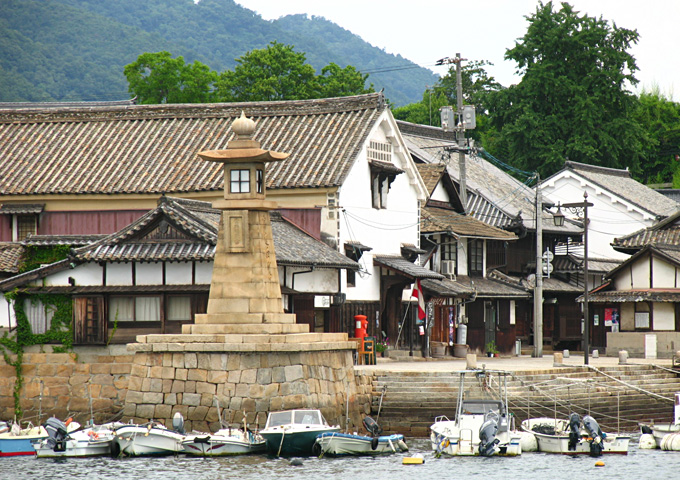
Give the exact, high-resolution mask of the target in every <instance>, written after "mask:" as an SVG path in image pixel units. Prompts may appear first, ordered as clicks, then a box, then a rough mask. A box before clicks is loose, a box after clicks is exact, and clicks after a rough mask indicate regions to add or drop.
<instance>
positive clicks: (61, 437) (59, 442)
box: [43, 417, 68, 452]
mask: <svg viewBox="0 0 680 480" xmlns="http://www.w3.org/2000/svg"><path fill="white" fill-rule="evenodd" d="M43 426H44V427H45V430H47V435H48V437H47V446H48V447H49V448H51V449H52V450H53V451H55V452H63V451H65V450H66V437H67V436H68V432H67V431H66V424H65V423H64V422H62V421H61V420H59V419H58V418H54V417H50V418H48V419H47V420H46V421H45V423H44V425H43Z"/></svg>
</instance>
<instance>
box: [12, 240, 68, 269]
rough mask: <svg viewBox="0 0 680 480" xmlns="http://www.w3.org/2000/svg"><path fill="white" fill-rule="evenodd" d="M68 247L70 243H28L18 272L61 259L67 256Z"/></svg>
mask: <svg viewBox="0 0 680 480" xmlns="http://www.w3.org/2000/svg"><path fill="white" fill-rule="evenodd" d="M70 249H71V246H70V245H53V246H49V247H40V246H35V245H28V246H27V247H26V249H25V251H24V259H23V262H22V264H21V267H20V268H19V272H20V273H23V272H29V271H31V270H34V269H36V268H38V267H40V265H44V264H47V263H54V262H58V261H59V260H63V259H64V258H66V257H67V256H68V254H69V251H70Z"/></svg>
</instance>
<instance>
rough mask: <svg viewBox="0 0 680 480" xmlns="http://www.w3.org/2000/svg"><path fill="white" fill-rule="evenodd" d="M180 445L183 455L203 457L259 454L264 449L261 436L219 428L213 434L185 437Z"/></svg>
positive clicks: (244, 431) (238, 429)
mask: <svg viewBox="0 0 680 480" xmlns="http://www.w3.org/2000/svg"><path fill="white" fill-rule="evenodd" d="M182 445H183V446H184V452H185V453H188V454H191V455H199V456H204V457H212V456H220V455H243V454H246V453H259V452H263V451H264V450H265V448H266V442H265V440H264V438H262V436H260V435H258V434H256V433H253V432H251V431H250V430H243V429H241V428H221V429H219V430H218V431H217V432H215V433H196V434H191V435H187V437H186V438H185V439H184V441H182Z"/></svg>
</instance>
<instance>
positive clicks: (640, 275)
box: [631, 256, 651, 288]
mask: <svg viewBox="0 0 680 480" xmlns="http://www.w3.org/2000/svg"><path fill="white" fill-rule="evenodd" d="M640 260H641V261H638V262H635V263H634V264H633V265H632V266H631V270H632V274H633V285H632V288H649V287H650V283H651V282H650V278H649V258H648V257H647V256H645V257H644V258H641V259H640Z"/></svg>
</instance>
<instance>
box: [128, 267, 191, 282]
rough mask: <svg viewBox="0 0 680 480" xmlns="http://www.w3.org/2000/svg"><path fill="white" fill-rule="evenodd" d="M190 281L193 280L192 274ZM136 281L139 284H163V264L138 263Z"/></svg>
mask: <svg viewBox="0 0 680 480" xmlns="http://www.w3.org/2000/svg"><path fill="white" fill-rule="evenodd" d="M189 281H191V274H189ZM135 283H136V284H137V285H163V264H162V263H137V264H136V265H135Z"/></svg>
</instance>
